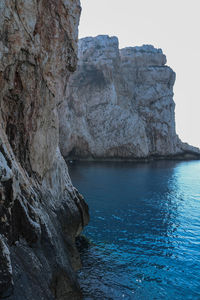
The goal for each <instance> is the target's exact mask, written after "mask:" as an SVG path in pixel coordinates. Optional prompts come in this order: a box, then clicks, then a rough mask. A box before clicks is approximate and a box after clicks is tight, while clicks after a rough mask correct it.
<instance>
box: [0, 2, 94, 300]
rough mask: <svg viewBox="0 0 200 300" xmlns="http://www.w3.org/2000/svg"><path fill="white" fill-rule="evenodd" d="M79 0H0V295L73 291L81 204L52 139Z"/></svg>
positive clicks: (72, 63) (64, 295)
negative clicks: (76, 238)
mask: <svg viewBox="0 0 200 300" xmlns="http://www.w3.org/2000/svg"><path fill="white" fill-rule="evenodd" d="M79 15H80V3H79V0H75V1H71V0H48V1H47V0H25V1H24V0H23V1H22V0H17V1H16V0H1V1H0V90H1V92H0V105H1V110H0V298H3V297H9V298H8V299H20V300H23V299H31V300H36V299H37V300H41V299H45V300H46V299H80V297H81V296H80V290H79V286H78V283H77V280H76V276H75V273H74V269H77V268H78V267H79V266H80V261H79V255H78V252H77V250H76V248H75V237H76V236H77V235H78V234H79V233H80V231H81V230H82V228H83V226H84V225H86V223H87V222H88V208H87V205H86V204H85V202H84V200H83V198H82V196H81V195H80V194H79V193H78V192H77V190H76V189H75V188H74V187H73V185H72V183H71V180H70V178H69V175H68V169H67V166H66V164H65V162H64V159H63V158H62V156H61V154H60V149H59V145H58V140H59V128H58V127H59V126H58V113H57V106H58V104H59V103H60V102H61V101H62V100H63V95H64V94H65V89H66V85H67V82H68V79H69V76H70V73H71V72H72V71H74V70H75V68H76V63H77V32H78V31H77V30H78V22H79Z"/></svg>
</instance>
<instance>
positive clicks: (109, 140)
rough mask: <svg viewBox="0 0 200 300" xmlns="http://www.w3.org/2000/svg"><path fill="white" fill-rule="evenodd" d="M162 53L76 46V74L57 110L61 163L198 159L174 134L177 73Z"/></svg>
mask: <svg viewBox="0 0 200 300" xmlns="http://www.w3.org/2000/svg"><path fill="white" fill-rule="evenodd" d="M165 64H166V57H165V55H164V54H163V53H162V50H161V49H155V48H154V47H153V46H150V45H145V46H142V47H129V48H124V49H122V50H119V47H118V39H117V38H116V37H108V36H97V37H95V38H92V37H89V38H84V39H81V40H80V41H79V63H78V69H77V71H76V72H75V73H74V74H73V76H72V77H71V78H70V83H69V85H68V88H67V97H66V98H67V99H66V101H65V102H63V104H62V105H61V107H60V120H61V121H60V135H61V138H60V145H61V151H62V153H63V155H64V156H65V157H69V158H94V159H95V158H96V159H98V158H103V159H105V158H106V159H113V158H114V159H117V158H119V159H121V158H122V159H134V158H136V159H137V158H148V157H163V156H164V157H168V156H169V157H171V156H174V155H177V156H180V157H182V158H183V157H184V158H185V157H186V156H190V155H199V154H200V152H199V150H198V149H196V148H194V147H191V146H189V145H187V144H184V143H182V142H181V141H180V140H179V138H178V136H177V135H176V131H175V115H174V108H175V104H174V101H173V85H174V81H175V73H174V72H173V70H172V69H171V68H169V67H168V66H166V65H165Z"/></svg>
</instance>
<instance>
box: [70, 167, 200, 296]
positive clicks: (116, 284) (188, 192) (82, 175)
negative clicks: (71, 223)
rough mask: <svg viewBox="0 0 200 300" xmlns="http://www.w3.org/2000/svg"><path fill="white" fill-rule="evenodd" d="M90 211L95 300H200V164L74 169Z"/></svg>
mask: <svg viewBox="0 0 200 300" xmlns="http://www.w3.org/2000/svg"><path fill="white" fill-rule="evenodd" d="M69 170H70V174H71V177H72V180H73V183H74V185H75V186H76V187H77V188H78V189H79V191H80V192H81V193H82V194H83V195H84V197H85V199H86V200H87V202H88V204H89V207H90V215H91V221H90V224H89V225H88V226H87V228H86V229H85V231H84V234H85V235H86V236H87V237H88V238H89V240H90V241H91V244H90V246H89V247H88V248H85V249H83V250H82V253H81V255H82V261H83V269H82V270H81V271H80V272H79V279H80V283H81V287H82V289H83V293H84V296H85V298H84V299H86V300H89V299H97V300H98V299H101V300H102V299H110V300H112V299H113V300H118V299H127V300H128V299H133V300H134V299H136V300H143V299H144V300H152V299H170V300H171V299H173V300H175V299H178V300H180V299H181V300H182V299H184V300H185V299H192V300H196V299H198V300H199V299H200V162H199V161H190V162H175V161H173V162H170V161H162V162H152V163H146V164H145V163H130V162H129V163H125V162H123V163H121V162H120V163H119V162H118V163H108V162H107V163H94V162H93V163H90V162H77V163H73V164H71V165H70V166H69Z"/></svg>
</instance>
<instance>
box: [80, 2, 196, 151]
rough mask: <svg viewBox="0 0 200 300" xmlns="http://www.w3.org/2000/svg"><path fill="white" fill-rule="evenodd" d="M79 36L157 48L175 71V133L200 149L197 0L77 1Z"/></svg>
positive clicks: (124, 44) (123, 44) (126, 44)
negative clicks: (79, 10)
mask: <svg viewBox="0 0 200 300" xmlns="http://www.w3.org/2000/svg"><path fill="white" fill-rule="evenodd" d="M81 5H82V15H81V21H80V26H79V37H80V38H82V37H86V36H96V35H99V34H108V35H110V36H113V35H115V36H117V37H118V38H119V43H120V48H123V47H127V46H141V45H143V44H151V45H154V46H155V47H156V48H161V49H162V50H163V53H164V54H165V55H166V56H167V65H169V66H170V67H171V68H172V69H173V70H174V71H175V72H176V83H175V87H174V101H175V103H176V110H175V114H176V131H177V133H178V135H179V137H180V138H181V139H182V141H184V142H188V143H190V144H192V145H193V146H198V147H200V133H199V131H200V116H199V114H200V91H199V89H200V74H199V71H200V0H165V1H164V0H81Z"/></svg>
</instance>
